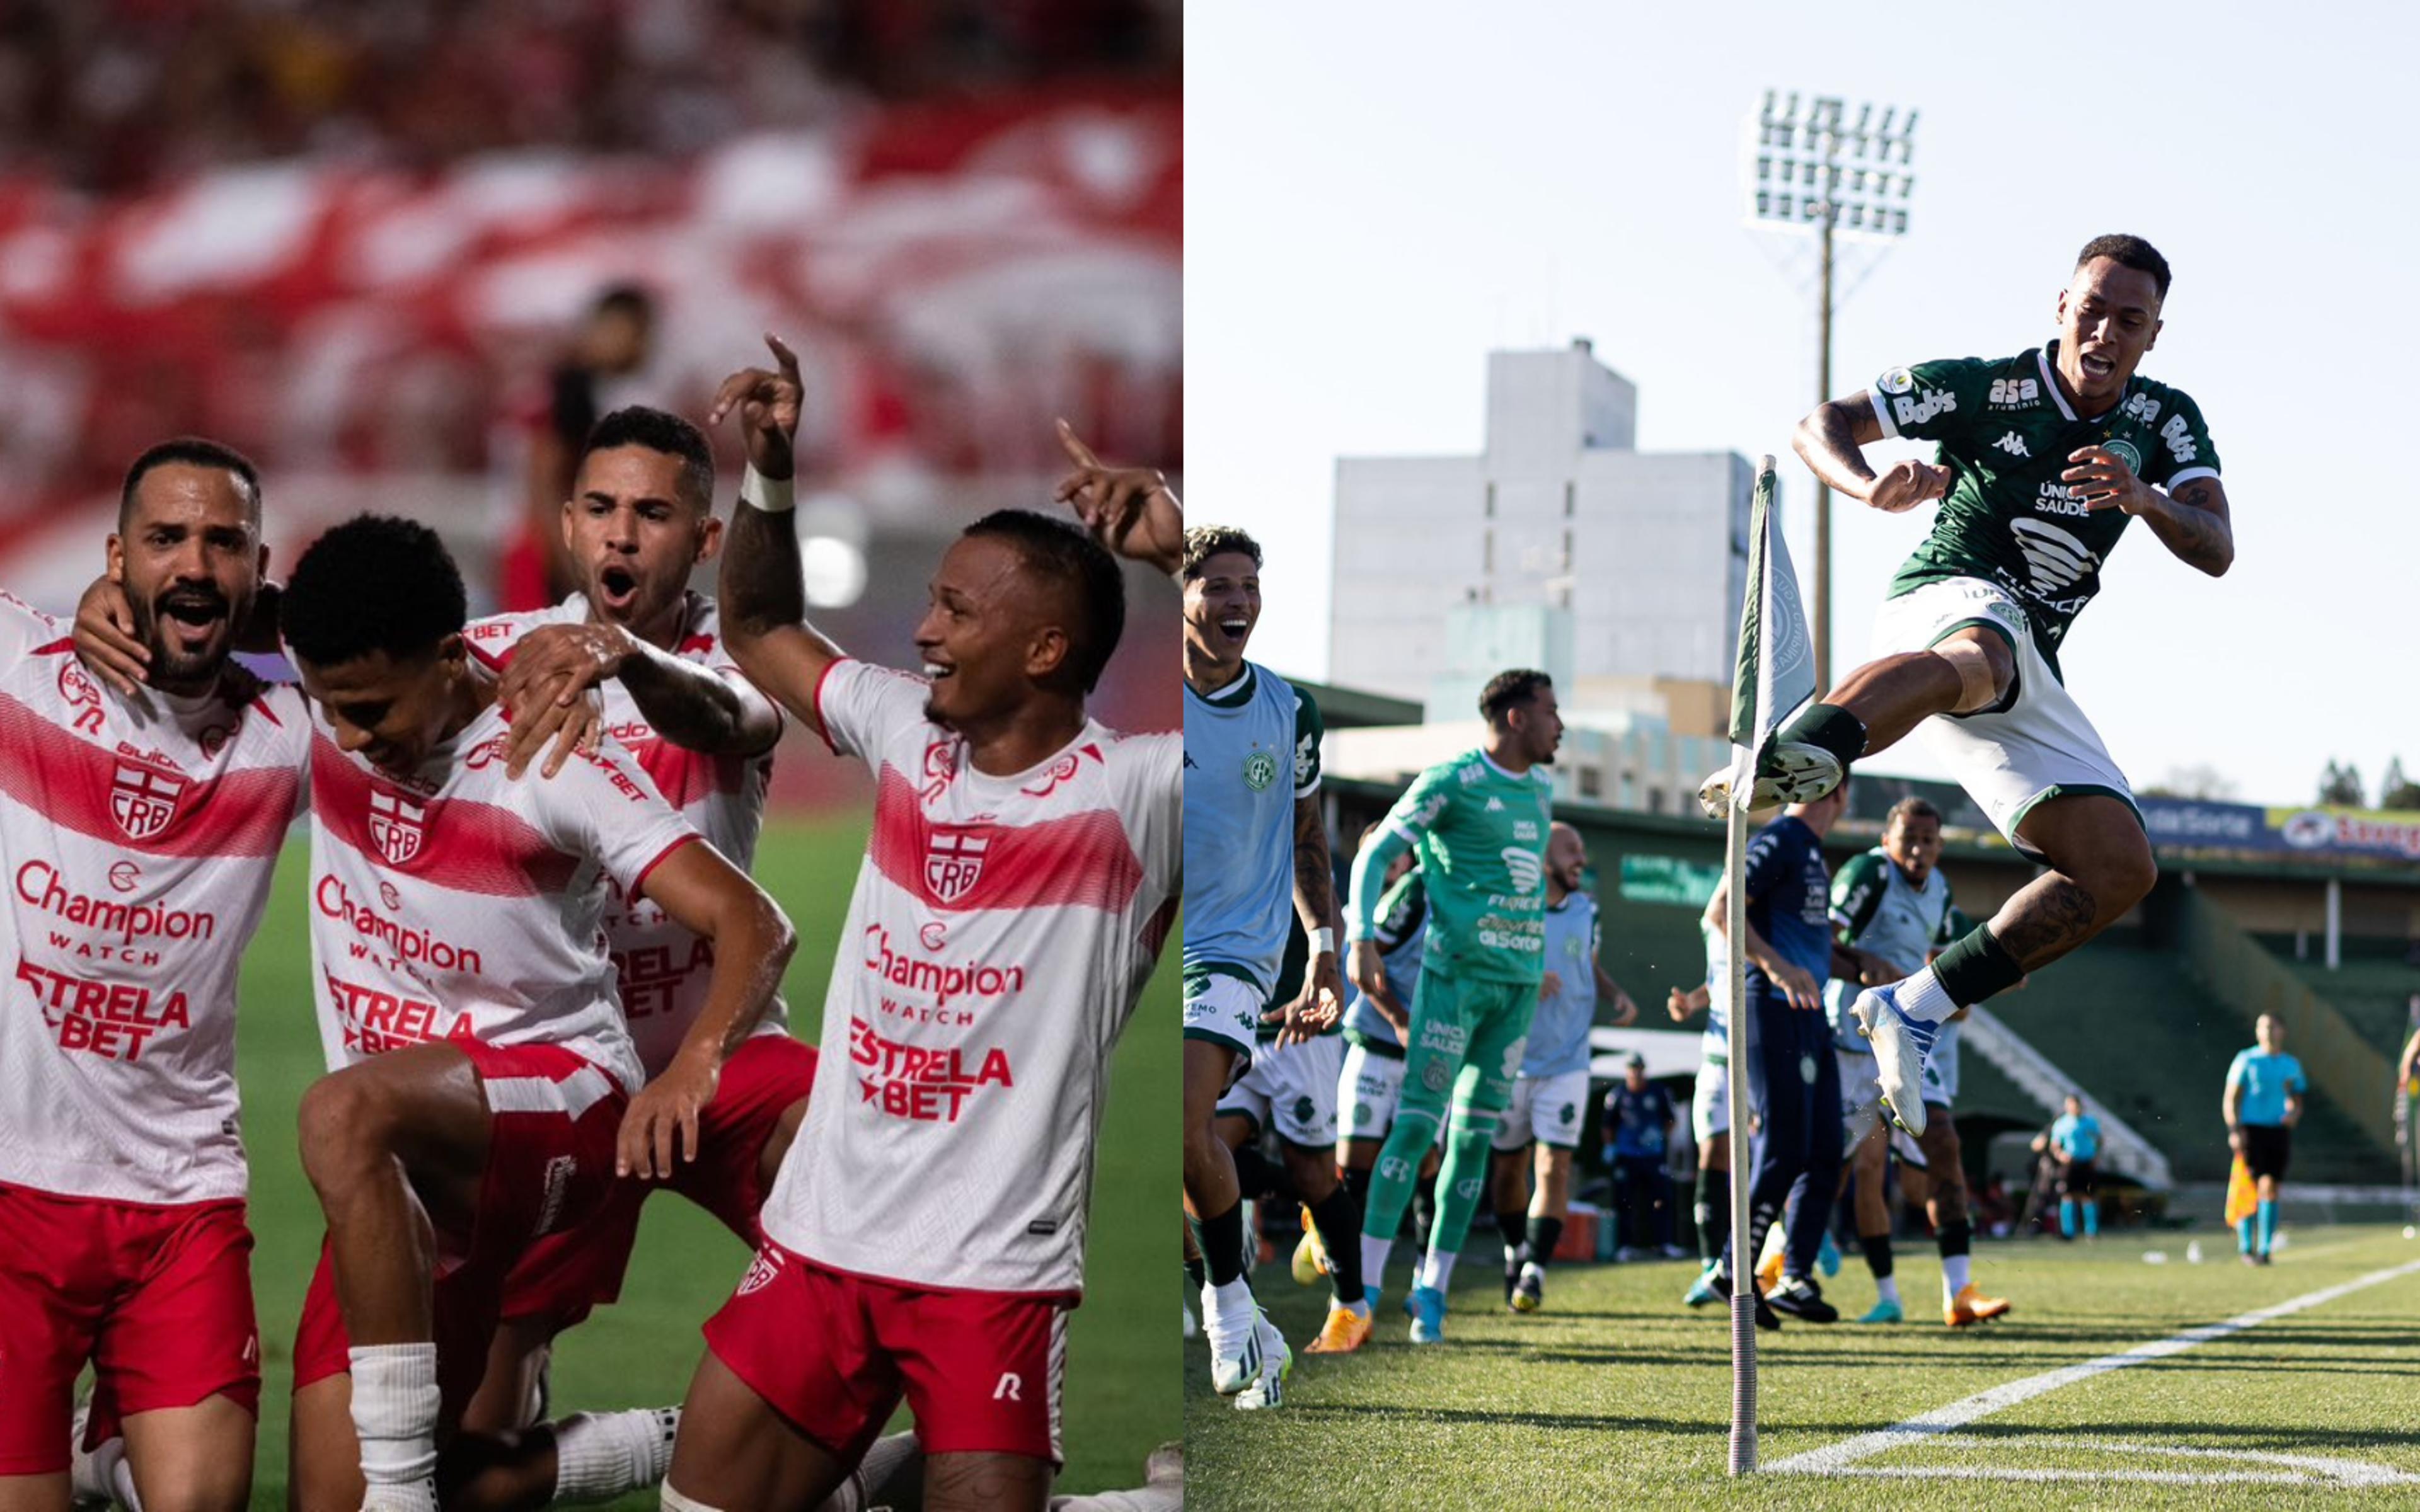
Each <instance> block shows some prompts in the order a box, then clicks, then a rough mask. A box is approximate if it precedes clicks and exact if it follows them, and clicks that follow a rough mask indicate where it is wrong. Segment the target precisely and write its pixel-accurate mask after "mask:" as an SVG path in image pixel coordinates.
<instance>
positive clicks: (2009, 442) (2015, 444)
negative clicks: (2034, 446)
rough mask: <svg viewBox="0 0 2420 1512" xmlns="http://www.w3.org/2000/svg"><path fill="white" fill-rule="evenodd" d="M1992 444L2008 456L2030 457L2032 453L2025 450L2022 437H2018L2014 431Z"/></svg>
mask: <svg viewBox="0 0 2420 1512" xmlns="http://www.w3.org/2000/svg"><path fill="white" fill-rule="evenodd" d="M1992 444H1993V445H1994V446H1996V447H1998V448H1999V449H2000V450H2001V451H2003V452H2006V453H2008V454H2009V455H2010V456H2024V457H2030V456H2032V455H2033V453H2031V452H2028V451H2026V450H2025V439H2024V437H2023V436H2020V435H2018V434H2017V433H2016V432H2015V431H2010V432H2009V433H2008V434H2007V435H2006V436H2003V437H2001V438H2000V439H1999V440H1996V441H1993V443H1992Z"/></svg>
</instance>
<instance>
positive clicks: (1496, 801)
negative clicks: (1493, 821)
mask: <svg viewBox="0 0 2420 1512" xmlns="http://www.w3.org/2000/svg"><path fill="white" fill-rule="evenodd" d="M1487 811H1488V812H1489V813H1502V812H1503V811H1504V800H1503V799H1502V798H1495V797H1491V798H1489V799H1488V800H1487Z"/></svg>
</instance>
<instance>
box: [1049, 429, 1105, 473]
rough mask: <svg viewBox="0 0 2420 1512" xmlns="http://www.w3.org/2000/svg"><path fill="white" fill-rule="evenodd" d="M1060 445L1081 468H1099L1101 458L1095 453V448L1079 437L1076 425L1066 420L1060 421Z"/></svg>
mask: <svg viewBox="0 0 2420 1512" xmlns="http://www.w3.org/2000/svg"><path fill="white" fill-rule="evenodd" d="M1059 445H1060V448H1061V449H1062V450H1063V451H1064V452H1065V453H1066V454H1067V455H1068V457H1069V458H1070V459H1071V460H1073V461H1074V462H1075V464H1076V465H1077V466H1078V467H1079V468H1097V467H1099V466H1100V465H1101V459H1100V458H1099V457H1097V456H1094V455H1093V449H1092V448H1091V447H1089V446H1087V445H1085V444H1084V443H1083V441H1082V440H1078V438H1077V435H1076V427H1075V426H1073V425H1070V424H1067V422H1066V421H1064V420H1062V421H1060V422H1059Z"/></svg>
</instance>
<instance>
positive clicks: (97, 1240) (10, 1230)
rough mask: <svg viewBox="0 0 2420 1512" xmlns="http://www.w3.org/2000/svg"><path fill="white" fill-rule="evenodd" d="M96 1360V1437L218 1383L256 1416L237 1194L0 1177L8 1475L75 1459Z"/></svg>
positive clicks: (248, 1269)
mask: <svg viewBox="0 0 2420 1512" xmlns="http://www.w3.org/2000/svg"><path fill="white" fill-rule="evenodd" d="M86 1360H90V1361H91V1362H92V1363H93V1365H94V1366H95V1369H96V1372H97V1374H98V1377H99V1384H98V1385H97V1386H96V1387H95V1388H94V1392H93V1398H92V1427H91V1429H90V1431H89V1433H88V1435H87V1442H90V1443H99V1442H101V1440H102V1439H103V1438H107V1437H111V1436H113V1435H115V1434H116V1432H117V1431H118V1424H119V1422H120V1420H122V1419H123V1418H125V1417H126V1416H127V1415H128V1414H130V1413H134V1412H157V1411H161V1410H163V1409H166V1408H177V1407H192V1406H194V1404H196V1403H198V1402H202V1401H205V1400H208V1399H209V1397H211V1396H218V1395H220V1394H222V1393H224V1394H225V1396H230V1397H232V1398H234V1400H235V1402H236V1403H237V1405H239V1406H240V1407H241V1408H242V1409H243V1410H244V1411H245V1412H250V1413H252V1414H253V1415H254V1416H258V1415H259V1412H260V1333H259V1330H258V1329H257V1328H256V1327H255V1325H254V1321H253V1311H252V1230H251V1229H250V1228H248V1227H245V1226H244V1206H243V1202H242V1201H241V1199H240V1198H229V1199H226V1200H225V1201H220V1202H197V1203H188V1204H178V1205H177V1206H173V1207H163V1206H158V1205H153V1204H147V1203H136V1202H111V1201H107V1200H105V1199H101V1198H95V1197H62V1196H52V1195H51V1194H49V1193H47V1192H37V1191H34V1190H32V1189H31V1188H28V1187H15V1186H0V1475H47V1474H53V1473H57V1472H60V1471H64V1470H66V1469H67V1468H68V1459H69V1443H68V1432H69V1424H70V1421H71V1420H72V1419H73V1417H74V1415H75V1382H76V1376H77V1374H78V1373H79V1372H81V1371H82V1370H83V1369H84V1365H85V1361H86Z"/></svg>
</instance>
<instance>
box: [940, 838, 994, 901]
mask: <svg viewBox="0 0 2420 1512" xmlns="http://www.w3.org/2000/svg"><path fill="white" fill-rule="evenodd" d="M990 849H991V841H989V840H987V839H985V837H984V836H982V835H978V834H976V833H975V832H974V831H973V830H970V829H942V828H936V829H935V830H934V831H933V832H932V834H931V835H930V836H928V837H927V838H926V839H925V841H924V890H925V891H927V892H930V893H931V894H932V895H933V898H934V901H935V902H937V903H956V902H957V901H958V900H959V899H961V898H963V897H965V896H966V895H967V894H968V893H970V892H972V891H973V890H974V887H975V883H976V881H977V879H979V878H981V877H982V875H983V866H984V853H985V852H986V851H988V850H990Z"/></svg>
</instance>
